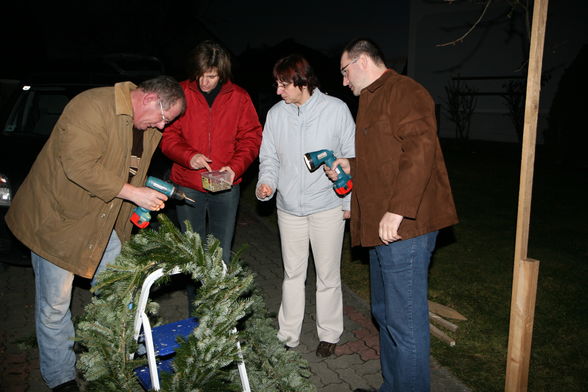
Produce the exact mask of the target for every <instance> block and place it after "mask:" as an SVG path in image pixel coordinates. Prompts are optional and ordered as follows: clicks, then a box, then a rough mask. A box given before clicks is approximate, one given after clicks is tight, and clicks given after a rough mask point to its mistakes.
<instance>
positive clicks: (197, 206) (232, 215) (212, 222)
mask: <svg viewBox="0 0 588 392" xmlns="http://www.w3.org/2000/svg"><path fill="white" fill-rule="evenodd" d="M178 188H179V189H180V190H181V191H183V192H184V193H185V194H186V196H188V197H189V198H191V199H193V200H194V201H195V203H194V204H188V203H182V204H178V205H177V207H176V212H177V214H178V221H179V222H180V226H181V228H182V231H186V224H185V221H186V220H187V221H188V222H190V224H191V225H192V230H194V231H195V232H196V233H198V234H200V238H201V239H202V241H203V243H204V244H206V236H207V235H208V234H212V235H213V236H215V237H216V238H217V239H218V240H219V241H220V245H221V247H222V248H223V260H224V262H225V263H228V262H229V261H230V258H231V244H232V242H233V234H234V232H235V221H236V219H237V208H238V207H239V196H240V188H239V185H233V187H232V188H231V189H229V190H226V191H222V192H217V193H212V192H200V191H197V190H194V189H192V188H186V187H183V186H180V187H178ZM207 216H208V226H207V220H206V218H207Z"/></svg>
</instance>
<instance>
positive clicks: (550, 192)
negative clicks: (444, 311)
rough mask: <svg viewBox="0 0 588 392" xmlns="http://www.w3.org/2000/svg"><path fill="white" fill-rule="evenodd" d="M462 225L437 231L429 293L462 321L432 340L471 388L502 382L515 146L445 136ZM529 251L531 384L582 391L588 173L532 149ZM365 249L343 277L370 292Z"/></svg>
mask: <svg viewBox="0 0 588 392" xmlns="http://www.w3.org/2000/svg"><path fill="white" fill-rule="evenodd" d="M443 144H444V146H443V147H444V153H445V158H446V162H447V166H448V170H449V174H450V179H451V183H452V187H453V192H454V197H455V202H456V205H457V209H458V213H459V216H460V223H459V224H458V225H456V226H455V227H454V228H452V229H449V230H444V231H442V232H441V233H440V237H439V240H438V249H437V251H436V252H435V255H434V257H433V260H432V265H431V270H430V287H429V298H430V299H431V300H433V301H436V302H439V303H441V304H444V305H448V306H451V307H452V308H454V309H456V310H458V311H459V312H460V313H462V314H463V315H465V316H466V317H467V318H468V320H467V321H460V322H457V324H458V325H459V329H458V330H457V331H456V332H455V333H449V335H451V336H452V337H453V338H455V340H456V342H457V344H456V346H455V347H449V346H448V345H447V344H445V343H442V342H441V341H439V340H438V339H436V338H432V353H433V356H435V358H437V359H438V360H439V361H440V362H441V363H442V364H443V365H445V366H447V367H449V368H450V369H451V370H452V371H453V372H454V373H455V374H456V375H457V376H458V377H459V378H460V379H461V380H462V381H463V382H464V383H466V384H467V385H469V386H470V387H471V388H472V390H474V391H502V390H504V375H505V371H506V353H507V345H508V328H509V318H510V300H511V290H512V271H513V265H514V261H513V257H514V242H515V230H516V216H517V204H518V186H519V166H520V147H519V146H518V145H510V144H502V143H481V142H472V143H470V144H469V145H468V146H465V147H464V146H459V145H457V144H455V143H453V142H451V141H444V142H443ZM534 179H535V181H534V190H533V203H532V210H531V211H532V217H531V230H530V244H529V252H528V255H529V257H531V258H534V259H538V260H540V262H541V264H540V268H539V286H538V292H537V305H536V310H535V323H534V331H533V346H532V353H531V355H532V358H531V367H530V374H529V388H528V390H529V391H586V390H588V381H587V380H588V377H586V375H585V371H586V369H588V360H587V359H586V356H585V355H583V353H584V352H586V351H587V350H588V332H587V328H588V306H587V305H586V302H585V300H584V296H585V295H586V294H587V293H588V290H587V289H586V284H585V282H584V280H585V277H586V276H588V275H587V272H588V263H587V262H588V240H587V239H586V238H587V237H588V226H587V225H586V222H587V220H588V212H587V210H586V206H585V203H584V200H585V199H586V196H585V194H586V192H587V191H588V173H586V170H585V169H583V170H581V169H570V168H566V167H558V166H555V165H552V164H551V163H550V162H548V161H547V159H546V158H545V157H543V156H542V155H541V151H540V150H538V152H537V158H536V166H535V176H534ZM365 260H366V258H365V256H364V255H363V254H362V253H361V252H359V251H358V250H356V249H354V250H353V251H351V252H350V251H347V252H346V255H345V258H344V260H343V269H342V271H343V280H344V282H345V283H346V284H347V285H348V286H349V287H351V288H352V290H354V291H355V292H357V293H358V294H359V295H361V296H363V297H364V298H366V299H367V298H369V291H368V287H367V286H368V284H367V281H368V280H369V278H368V267H367V264H366V261H365Z"/></svg>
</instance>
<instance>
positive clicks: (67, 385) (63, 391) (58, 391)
mask: <svg viewBox="0 0 588 392" xmlns="http://www.w3.org/2000/svg"><path fill="white" fill-rule="evenodd" d="M52 391H53V392H80V388H78V384H77V383H76V380H71V381H68V382H64V383H63V384H59V385H58V386H56V387H55V388H53V389H52Z"/></svg>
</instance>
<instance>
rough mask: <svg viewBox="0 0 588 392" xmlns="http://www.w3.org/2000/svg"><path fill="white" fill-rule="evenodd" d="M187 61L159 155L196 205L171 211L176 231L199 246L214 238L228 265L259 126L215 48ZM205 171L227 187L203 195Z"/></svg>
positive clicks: (202, 47)
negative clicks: (180, 96) (180, 97)
mask: <svg viewBox="0 0 588 392" xmlns="http://www.w3.org/2000/svg"><path fill="white" fill-rule="evenodd" d="M191 60H192V62H193V65H192V74H191V76H190V79H188V80H185V81H183V82H182V83H181V85H182V87H183V89H184V94H185V95H186V111H185V113H184V115H183V116H181V117H180V118H178V119H177V120H176V121H175V122H173V123H172V124H170V125H169V126H168V127H167V128H166V130H165V132H164V134H163V139H162V142H161V149H162V151H163V153H164V154H165V155H166V156H167V157H168V158H170V159H171V160H172V161H173V162H174V163H173V165H172V168H171V180H172V181H173V182H174V183H176V184H177V185H179V188H180V189H181V190H182V191H184V192H185V193H186V195H187V196H188V197H190V198H192V199H193V200H195V201H196V202H195V203H194V204H193V205H190V204H178V206H177V215H178V220H179V221H180V225H181V228H182V230H183V231H185V230H186V224H185V221H186V220H187V221H189V222H190V224H191V225H192V229H193V230H194V231H195V232H197V233H199V234H200V237H201V238H202V239H203V240H204V239H205V238H206V236H207V235H208V234H212V235H213V236H215V237H216V238H217V239H219V240H220V242H221V246H222V248H223V260H224V261H225V262H229V259H230V255H231V243H232V241H233V233H234V229H235V219H236V215H237V207H238V204H239V183H240V182H241V177H242V176H243V174H244V173H245V171H246V170H247V168H248V167H249V165H250V164H251V163H252V162H253V160H254V159H256V158H257V156H258V154H259V146H260V144H261V124H260V122H259V118H258V116H257V112H256V111H255V108H254V106H253V103H252V102H251V98H250V97H249V94H247V92H246V91H245V90H244V89H243V88H241V87H239V86H237V85H236V84H233V83H232V82H231V80H230V79H231V60H230V58H229V55H228V53H227V52H226V51H225V50H224V49H223V48H222V47H221V46H220V45H218V44H217V43H216V42H212V41H204V42H202V43H200V44H199V45H198V46H196V48H195V49H194V51H193V54H192V56H191ZM206 171H222V172H228V173H229V176H230V179H231V184H232V187H231V188H230V189H229V190H225V191H221V192H214V193H213V192H209V191H207V190H206V189H204V188H203V187H202V173H203V172H206ZM207 218H208V221H207Z"/></svg>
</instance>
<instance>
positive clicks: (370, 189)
mask: <svg viewBox="0 0 588 392" xmlns="http://www.w3.org/2000/svg"><path fill="white" fill-rule="evenodd" d="M356 124H357V125H356V133H355V151H356V153H355V156H356V158H355V159H352V160H351V174H352V176H353V195H352V202H351V238H352V243H353V245H361V246H366V247H371V246H377V245H382V244H383V242H382V241H381V240H380V237H379V234H378V227H379V223H380V220H381V219H382V216H383V215H384V213H386V212H392V213H395V214H399V215H402V216H404V219H403V221H402V223H401V224H400V228H399V234H400V235H401V236H402V238H403V239H409V238H414V237H417V236H419V235H423V234H426V233H430V232H432V231H435V230H439V229H441V228H444V227H447V226H451V225H454V224H456V223H457V222H458V218H457V213H456V210H455V205H454V202H453V197H452V194H451V187H450V185H449V179H448V175H447V169H446V167H445V162H444V159H443V153H442V152H441V147H440V144H439V139H438V137H437V125H436V121H435V105H434V102H433V99H432V98H431V96H430V95H429V93H428V92H427V91H426V90H425V88H424V87H423V86H421V85H420V84H419V83H417V82H415V81H414V80H412V79H410V78H408V77H406V76H402V75H399V74H398V73H396V72H395V71H393V70H388V71H386V72H385V73H384V74H383V75H382V76H381V77H380V78H379V79H377V80H376V81H375V82H373V83H372V84H371V85H369V86H368V87H366V88H365V89H363V90H362V92H361V95H360V99H359V110H358V114H357V121H356Z"/></svg>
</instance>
